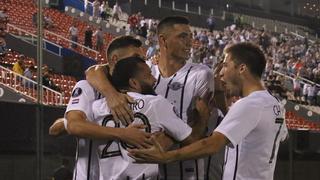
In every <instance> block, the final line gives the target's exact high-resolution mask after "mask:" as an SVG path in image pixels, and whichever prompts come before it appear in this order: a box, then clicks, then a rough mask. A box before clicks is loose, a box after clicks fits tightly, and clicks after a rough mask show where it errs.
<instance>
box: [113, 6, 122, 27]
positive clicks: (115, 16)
mask: <svg viewBox="0 0 320 180" xmlns="http://www.w3.org/2000/svg"><path fill="white" fill-rule="evenodd" d="M121 14H122V10H121V7H120V6H119V4H118V2H116V4H115V5H114V6H113V9H112V21H115V22H118V21H119V20H120V16H121Z"/></svg>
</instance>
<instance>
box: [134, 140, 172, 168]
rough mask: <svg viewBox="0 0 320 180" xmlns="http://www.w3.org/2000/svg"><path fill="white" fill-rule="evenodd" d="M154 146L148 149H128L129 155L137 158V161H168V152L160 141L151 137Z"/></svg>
mask: <svg viewBox="0 0 320 180" xmlns="http://www.w3.org/2000/svg"><path fill="white" fill-rule="evenodd" d="M151 140H152V143H153V146H152V147H151V148H148V149H128V152H129V153H128V155H129V156H130V157H132V158H133V159H135V160H136V163H168V162H169V161H168V160H169V158H168V157H167V153H166V152H165V151H164V150H163V149H162V147H161V145H160V144H159V142H158V141H157V140H156V139H155V138H154V137H151Z"/></svg>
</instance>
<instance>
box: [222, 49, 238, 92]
mask: <svg viewBox="0 0 320 180" xmlns="http://www.w3.org/2000/svg"><path fill="white" fill-rule="evenodd" d="M220 76H221V80H222V81H223V82H224V83H225V85H226V89H227V90H229V91H231V93H232V94H234V93H236V94H238V92H239V90H241V89H242V87H241V84H242V82H241V78H240V73H239V66H238V65H236V64H235V63H234V61H233V60H232V57H231V56H230V54H226V56H225V58H224V61H223V67H222V69H221V71H220Z"/></svg>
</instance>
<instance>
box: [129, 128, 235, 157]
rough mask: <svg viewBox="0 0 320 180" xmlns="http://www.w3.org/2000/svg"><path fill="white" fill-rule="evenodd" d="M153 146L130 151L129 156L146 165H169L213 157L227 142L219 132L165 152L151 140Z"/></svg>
mask: <svg viewBox="0 0 320 180" xmlns="http://www.w3.org/2000/svg"><path fill="white" fill-rule="evenodd" d="M153 142H154V146H153V147H152V148H149V149H141V150H137V149H130V150H129V156H131V157H133V158H134V159H136V160H137V162H143V163H145V162H148V163H169V162H173V161H179V160H188V159H197V158H199V157H202V156H208V155H213V154H215V153H217V152H219V150H220V149H221V148H223V147H224V146H225V145H226V144H228V143H229V140H228V139H227V138H226V136H224V135H223V134H221V133H219V132H213V134H212V135H211V136H210V137H207V138H204V139H202V140H199V141H196V142H194V143H192V144H190V145H188V146H185V147H183V148H181V149H177V150H173V151H167V152H165V151H164V149H163V148H162V147H161V146H160V144H159V143H158V142H157V141H156V140H155V139H154V138H153Z"/></svg>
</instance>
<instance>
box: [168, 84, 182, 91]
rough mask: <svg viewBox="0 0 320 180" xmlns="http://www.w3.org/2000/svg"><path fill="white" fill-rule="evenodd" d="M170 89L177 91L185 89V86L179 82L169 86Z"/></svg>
mask: <svg viewBox="0 0 320 180" xmlns="http://www.w3.org/2000/svg"><path fill="white" fill-rule="evenodd" d="M168 86H169V88H170V89H172V90H174V91H177V90H179V89H181V88H182V87H183V85H182V84H181V83H179V82H174V83H171V84H169V85H168Z"/></svg>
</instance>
